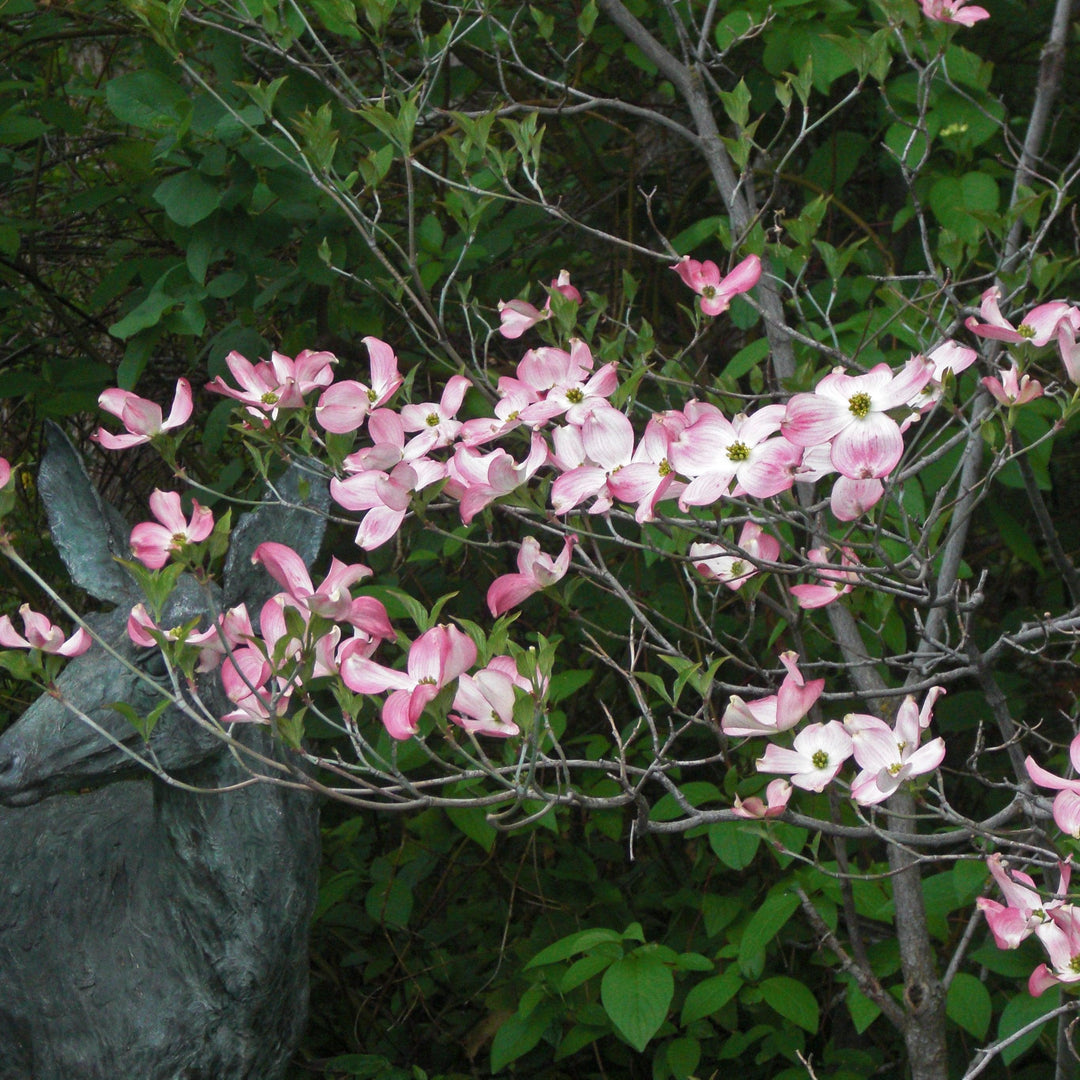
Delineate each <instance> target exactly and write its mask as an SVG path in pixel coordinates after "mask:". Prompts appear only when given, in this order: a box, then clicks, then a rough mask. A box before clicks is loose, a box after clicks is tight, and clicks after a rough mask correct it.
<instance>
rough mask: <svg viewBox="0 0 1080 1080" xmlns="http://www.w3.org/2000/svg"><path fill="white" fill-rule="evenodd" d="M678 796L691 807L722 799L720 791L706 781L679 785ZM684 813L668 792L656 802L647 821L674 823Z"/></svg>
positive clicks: (691, 781)
mask: <svg viewBox="0 0 1080 1080" xmlns="http://www.w3.org/2000/svg"><path fill="white" fill-rule="evenodd" d="M679 794H680V795H681V796H682V797H683V799H684V800H685V801H686V802H688V803H689V804H690V805H691V806H701V805H703V804H704V803H707V802H717V801H719V800H720V799H722V798H723V796H722V795H721V794H720V789H719V788H718V787H717V786H716V785H715V784H712V783H710V782H709V781H708V780H690V781H688V782H687V783H685V784H680V785H679ZM684 812H685V811H684V810H683V809H682V807H681V806H680V805H679V800H678V799H676V797H675V795H674V794H673V793H672V792H670V791H669V792H668V793H667V794H666V795H661V796H660V798H659V799H657V800H656V803H655V804H654V805H653V808H652V810H651V811H650V812H649V820H650V821H676V820H678V819H679V818H681V817H682V816H683V814H684Z"/></svg>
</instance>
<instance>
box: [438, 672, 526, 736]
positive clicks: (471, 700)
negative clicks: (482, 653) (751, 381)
mask: <svg viewBox="0 0 1080 1080" xmlns="http://www.w3.org/2000/svg"><path fill="white" fill-rule="evenodd" d="M516 686H517V687H520V688H521V689H522V690H526V691H531V689H532V688H531V687H530V686H529V683H528V681H527V680H526V679H524V678H523V677H522V676H521V675H519V674H518V669H517V664H516V663H515V662H514V658H513V657H512V656H493V657H492V658H491V659H490V660H489V661H488V665H487V667H484V668H481V669H480V670H479V671H478V672H477V673H476V674H475V675H461V676H459V677H458V686H457V693H456V694H455V695H454V704H453V706H452V707H453V708H454V709H456V710H457V712H451V713H450V719H451V720H452V721H453V722H454V723H455V724H457V725H458V726H459V727H462V728H464V729H465V730H466V731H468V732H471V733H473V734H474V735H494V736H496V737H498V738H500V739H506V738H509V737H510V736H512V735H520V734H521V729H520V728H519V727H518V726H517V724H515V723H514V698H515V695H514V687H516Z"/></svg>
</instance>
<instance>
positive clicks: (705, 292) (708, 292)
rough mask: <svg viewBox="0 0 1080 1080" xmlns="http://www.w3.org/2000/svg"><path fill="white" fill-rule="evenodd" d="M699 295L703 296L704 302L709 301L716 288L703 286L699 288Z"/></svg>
mask: <svg viewBox="0 0 1080 1080" xmlns="http://www.w3.org/2000/svg"><path fill="white" fill-rule="evenodd" d="M701 295H702V296H704V297H705V299H706V300H711V299H712V298H713V297H714V296H715V295H716V286H715V285H703V286H702V288H701Z"/></svg>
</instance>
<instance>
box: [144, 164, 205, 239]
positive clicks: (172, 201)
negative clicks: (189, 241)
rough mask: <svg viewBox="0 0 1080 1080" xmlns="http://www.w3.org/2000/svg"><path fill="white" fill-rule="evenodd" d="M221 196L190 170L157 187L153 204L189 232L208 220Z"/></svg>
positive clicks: (170, 178) (164, 181)
mask: <svg viewBox="0 0 1080 1080" xmlns="http://www.w3.org/2000/svg"><path fill="white" fill-rule="evenodd" d="M221 196H222V192H221V191H220V189H219V188H217V187H216V186H215V185H214V184H210V183H208V182H207V181H206V180H204V179H203V178H202V176H201V175H200V174H199V173H197V172H193V171H191V170H188V171H185V172H182V173H177V174H176V175H175V176H170V177H168V179H166V180H163V181H162V182H161V183H160V184H158V186H157V188H155V190H154V201H155V202H156V203H158V204H159V205H160V206H162V207H164V209H165V213H166V214H168V215H169V217H170V218H171V219H172V220H173V221H175V222H176V224H177V225H183V226H185V227H188V228H190V227H191V226H192V225H197V224H198V223H199V222H200V221H202V220H203V219H205V218H208V217H209V216H210V215H211V214H212V213H213V212H214V211H215V210H216V209H217V208H218V207H219V206H220V205H221Z"/></svg>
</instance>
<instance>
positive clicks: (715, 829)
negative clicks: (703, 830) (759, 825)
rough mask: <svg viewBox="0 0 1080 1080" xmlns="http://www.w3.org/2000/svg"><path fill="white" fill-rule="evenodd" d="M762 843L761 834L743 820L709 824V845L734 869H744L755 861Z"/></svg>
mask: <svg viewBox="0 0 1080 1080" xmlns="http://www.w3.org/2000/svg"><path fill="white" fill-rule="evenodd" d="M760 844H761V834H760V833H757V832H752V831H751V830H750V828H748V827H747V826H746V825H744V824H743V823H742V822H741V821H718V822H717V823H716V824H715V825H710V826H709V846H710V847H711V848H712V849H713V851H714V852H715V853H716V856H717V858H718V859H719V860H720V861H721V862H722V863H724V865H725V866H730V867H731V869H732V870H744V869H746V867H748V866H749V865H750V864H751V863H752V862H753V861H754V856H755V855H756V854H757V850H758V846H759V845H760Z"/></svg>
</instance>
